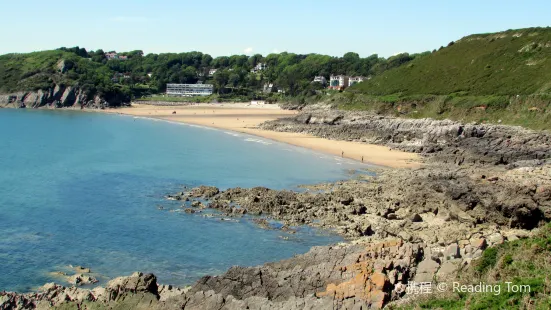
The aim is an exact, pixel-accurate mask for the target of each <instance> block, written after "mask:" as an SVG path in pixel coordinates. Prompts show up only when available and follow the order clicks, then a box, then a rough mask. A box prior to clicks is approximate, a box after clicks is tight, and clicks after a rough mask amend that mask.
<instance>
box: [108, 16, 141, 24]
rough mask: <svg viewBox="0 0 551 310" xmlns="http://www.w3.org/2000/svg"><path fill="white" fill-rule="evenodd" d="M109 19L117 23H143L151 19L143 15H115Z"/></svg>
mask: <svg viewBox="0 0 551 310" xmlns="http://www.w3.org/2000/svg"><path fill="white" fill-rule="evenodd" d="M109 20H110V21H112V22H117V23H143V22H147V21H149V20H150V19H149V18H147V17H143V16H115V17H111V18H110V19H109Z"/></svg>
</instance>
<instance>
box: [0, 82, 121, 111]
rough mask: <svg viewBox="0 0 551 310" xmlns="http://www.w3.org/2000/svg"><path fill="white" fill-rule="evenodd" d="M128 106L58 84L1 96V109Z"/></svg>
mask: <svg viewBox="0 0 551 310" xmlns="http://www.w3.org/2000/svg"><path fill="white" fill-rule="evenodd" d="M127 104H128V100H127V99H125V98H121V97H118V96H115V97H109V98H107V97H104V96H101V95H100V94H97V93H95V92H92V91H86V90H84V89H81V88H78V87H72V86H63V85H57V84H56V85H55V86H54V87H52V88H50V89H48V90H37V91H26V92H15V93H11V94H0V107H4V108H85V107H86V108H106V107H114V106H121V105H127Z"/></svg>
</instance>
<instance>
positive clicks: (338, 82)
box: [329, 75, 348, 89]
mask: <svg viewBox="0 0 551 310" xmlns="http://www.w3.org/2000/svg"><path fill="white" fill-rule="evenodd" d="M347 86H348V76H346V75H331V77H330V78H329V88H330V89H344V88H346V87H347Z"/></svg>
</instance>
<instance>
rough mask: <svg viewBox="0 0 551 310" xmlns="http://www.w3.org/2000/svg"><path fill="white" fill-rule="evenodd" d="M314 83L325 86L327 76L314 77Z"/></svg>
mask: <svg viewBox="0 0 551 310" xmlns="http://www.w3.org/2000/svg"><path fill="white" fill-rule="evenodd" d="M313 82H316V83H321V85H325V84H327V79H326V78H325V76H323V75H320V76H316V77H314V81H313Z"/></svg>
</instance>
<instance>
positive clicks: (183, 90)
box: [166, 84, 214, 97]
mask: <svg viewBox="0 0 551 310" xmlns="http://www.w3.org/2000/svg"><path fill="white" fill-rule="evenodd" d="M213 89H214V86H213V85H212V84H166V94H167V95H168V96H183V97H192V96H208V95H212V91H213Z"/></svg>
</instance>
